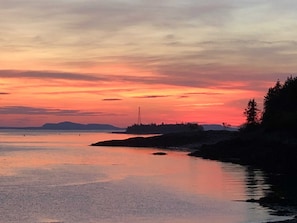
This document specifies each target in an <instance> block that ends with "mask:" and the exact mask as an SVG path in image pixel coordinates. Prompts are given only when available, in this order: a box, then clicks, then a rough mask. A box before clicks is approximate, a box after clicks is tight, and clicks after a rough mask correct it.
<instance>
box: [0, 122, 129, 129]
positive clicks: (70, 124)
mask: <svg viewBox="0 0 297 223" xmlns="http://www.w3.org/2000/svg"><path fill="white" fill-rule="evenodd" d="M0 129H33V130H34V129H35V130H109V131H116V130H123V129H122V128H118V127H116V126H113V125H109V124H80V123H74V122H60V123H46V124H44V125H42V126H40V127H0Z"/></svg>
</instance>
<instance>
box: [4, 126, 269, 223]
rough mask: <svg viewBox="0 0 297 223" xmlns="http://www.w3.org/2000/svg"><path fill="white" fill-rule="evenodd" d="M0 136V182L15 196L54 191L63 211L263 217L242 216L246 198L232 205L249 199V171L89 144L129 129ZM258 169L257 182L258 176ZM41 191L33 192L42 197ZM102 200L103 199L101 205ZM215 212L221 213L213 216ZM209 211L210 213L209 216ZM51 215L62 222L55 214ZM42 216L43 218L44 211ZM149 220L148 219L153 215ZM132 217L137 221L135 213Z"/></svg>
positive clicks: (226, 221) (179, 155)
mask: <svg viewBox="0 0 297 223" xmlns="http://www.w3.org/2000/svg"><path fill="white" fill-rule="evenodd" d="M0 137H1V147H0V166H1V168H0V178H1V181H0V185H1V186H3V189H5V190H9V188H12V187H13V188H15V189H16V190H15V189H14V191H13V194H14V195H13V196H17V195H16V194H17V193H18V189H17V188H18V185H19V187H20V188H34V190H32V189H28V190H27V189H26V191H27V192H28V193H37V194H41V195H42V196H44V194H50V197H49V198H47V199H52V200H53V202H57V201H59V202H58V203H60V202H62V204H63V203H65V202H66V203H67V207H66V209H67V208H68V207H72V205H73V204H79V203H81V202H82V204H83V206H82V207H81V206H80V210H81V209H84V207H85V206H86V207H89V208H90V209H88V210H85V211H86V213H88V212H89V210H93V209H94V210H97V209H96V208H98V207H99V206H100V210H97V211H96V212H95V213H97V212H98V211H99V212H101V211H102V208H103V209H104V210H105V209H106V208H107V209H109V208H110V206H109V205H112V206H115V205H116V206H117V205H119V206H120V208H119V211H124V215H125V216H126V214H127V213H129V211H131V210H134V209H135V210H137V213H141V212H142V211H145V213H146V212H147V211H148V210H150V209H151V210H150V211H149V216H153V218H154V219H155V218H158V217H157V216H158V214H156V213H155V214H153V213H154V211H153V210H158V211H161V213H162V215H163V214H164V213H167V214H168V213H169V212H170V213H171V212H172V213H176V212H175V211H174V209H175V208H176V207H178V210H182V209H183V213H186V212H188V211H190V212H191V213H192V214H191V215H187V216H178V217H174V218H173V217H172V214H170V216H167V214H166V216H167V217H168V218H169V219H168V222H176V223H180V222H185V219H186V222H191V223H192V222H196V218H195V216H196V215H199V216H200V217H201V216H204V217H203V220H202V222H203V223H209V222H214V221H217V220H218V219H219V220H220V222H222V223H230V222H232V223H233V222H234V223H235V222H238V221H239V220H238V219H245V218H248V219H255V218H257V217H259V218H261V215H262V214H263V216H264V215H265V213H266V212H265V211H263V210H261V211H260V212H259V214H258V215H255V216H254V215H251V216H250V215H248V216H245V217H243V215H242V213H245V211H247V212H249V211H251V210H252V209H251V210H250V209H249V207H248V206H247V204H245V203H243V202H241V203H238V204H235V203H232V202H231V201H232V200H244V199H246V198H248V197H249V196H250V195H249V192H248V190H249V188H248V187H247V185H248V184H247V181H248V180H249V179H248V178H247V177H246V176H247V172H246V170H245V168H243V167H241V166H237V165H233V164H225V163H219V162H215V161H209V160H202V159H199V158H193V157H188V156H187V155H186V153H185V152H177V151H166V152H167V153H168V155H166V156H154V155H152V153H153V152H155V151H156V149H153V148H128V147H127V148H125V147H91V146H88V145H89V144H91V143H93V142H96V141H97V140H100V141H101V140H107V139H111V138H117V139H123V138H127V137H128V136H127V135H125V134H110V133H96V132H93V133H91V132H65V131H64V132H63V131H60V132H55V131H16V132H14V131H10V132H9V131H8V132H5V131H0ZM253 174H254V175H253V178H254V179H257V182H260V180H261V177H262V176H261V174H260V173H257V172H255V173H253ZM254 183H256V181H255V182H254ZM261 185H262V184H261ZM263 189H264V187H263V185H262V186H260V187H259V188H258V189H256V190H257V191H255V190H254V191H253V194H261V190H263ZM266 189H267V188H266ZM27 192H26V193H27ZM24 193H25V192H24V191H21V192H20V196H23V194H24ZM60 193H62V194H60ZM37 194H34V195H32V196H31V195H30V196H29V197H32V198H34V199H39V198H38V197H36V196H37ZM66 194H68V195H67V196H66ZM102 196H103V197H102ZM104 196H107V197H104ZM134 196H136V197H134ZM76 198H79V199H78V200H77V199H76ZM61 199H62V201H61ZM102 199H105V200H104V203H103V204H101V202H102ZM17 200H18V202H19V200H21V199H19V198H18V199H17ZM74 201H75V202H74ZM127 201H129V202H127ZM31 202H37V201H36V200H34V201H31ZM38 202H40V204H39V205H49V206H50V207H47V206H46V207H45V208H44V209H43V210H44V211H45V212H47V213H50V210H51V209H52V208H53V207H52V206H51V203H47V202H46V203H44V202H43V199H42V201H38ZM73 202H74V203H73ZM98 202H99V203H98ZM110 202H111V203H110ZM122 202H123V203H122ZM230 202H231V203H230ZM58 203H56V204H58ZM8 204H10V203H8ZM8 204H6V205H8ZM226 204H228V205H226ZM98 205H99V206H98ZM127 205H128V206H127ZM196 205H199V208H197V207H196ZM23 206H26V204H23ZM156 208H157V209H156ZM213 209H215V210H217V211H216V214H213ZM73 210H76V209H75V208H74V209H73ZM59 212H61V213H63V216H66V215H71V216H74V215H75V214H76V211H75V213H74V212H71V211H70V212H69V210H68V209H67V210H65V206H62V207H60V208H59ZM55 213H56V212H55ZM205 213H211V214H210V215H206V216H205ZM14 215H17V214H16V213H14ZM113 215H114V212H113ZM113 215H112V216H113ZM156 215H157V216H156ZM32 216H36V213H35V212H34V214H32ZM46 216H48V219H59V218H55V215H53V214H50V215H46ZM94 216H96V214H95V215H94V214H93V213H92V214H91V213H90V214H89V215H88V216H86V218H87V219H90V217H94ZM39 217H41V219H44V216H39ZM167 217H166V218H167ZM63 218H64V217H63ZM63 218H62V219H63ZM95 218H96V217H95ZM147 218H148V219H150V220H151V218H152V217H148V216H147ZM78 219H79V217H78ZM127 219H128V218H127ZM132 219H133V220H135V218H134V215H133V218H132ZM181 219H183V221H181ZM130 220H131V219H130ZM127 221H128V220H127ZM84 222H86V221H84ZM87 222H89V221H87Z"/></svg>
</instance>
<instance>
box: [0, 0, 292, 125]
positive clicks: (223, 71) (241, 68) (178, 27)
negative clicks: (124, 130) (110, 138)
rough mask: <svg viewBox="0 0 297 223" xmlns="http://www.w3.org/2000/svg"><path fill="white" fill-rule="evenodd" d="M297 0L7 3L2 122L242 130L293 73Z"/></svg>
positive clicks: (0, 54)
mask: <svg viewBox="0 0 297 223" xmlns="http://www.w3.org/2000/svg"><path fill="white" fill-rule="evenodd" d="M296 8H297V2H296V3H295V2H293V1H290V0H287V1H282V2H281V3H280V2H277V1H270V2H267V1H264V0H257V1H253V2H252V3H251V2H245V1H236V2H234V1H231V0H227V1H224V2H221V3H215V2H210V3H206V2H204V1H200V0H199V1H192V0H187V1H183V2H180V1H169V0H164V1H161V2H155V1H151V2H147V1H139V2H135V1H132V0H125V1H122V0H111V1H105V0H104V1H90V0H87V1H83V2H81V1H78V0H73V1H72V2H71V3H70V2H69V1H66V0H59V1H58V0H52V1H50V2H45V1H37V0H30V1H26V2H25V1H24V2H23V1H18V0H3V2H1V9H0V13H1V18H3V19H2V20H1V22H0V32H1V37H0V43H1V45H0V49H1V51H0V126H39V125H42V124H44V123H46V122H60V121H73V122H80V123H85V124H86V123H108V124H113V125H116V126H120V127H126V126H128V125H131V124H134V123H136V122H137V109H138V107H139V106H140V107H141V109H142V121H143V122H144V123H161V122H164V123H181V122H198V123H209V124H215V123H216V124H221V123H223V122H225V123H229V124H231V125H233V126H238V125H241V124H242V123H243V122H244V121H245V120H244V116H243V110H244V108H245V107H246V104H247V102H248V100H249V99H250V98H255V99H256V101H257V102H258V104H259V105H260V108H261V104H262V102H263V98H264V96H265V94H266V92H267V90H268V88H269V87H272V86H273V85H274V83H275V82H276V81H277V80H278V79H279V80H280V81H284V80H285V79H286V77H287V76H289V75H291V74H294V73H296V70H297V64H296V60H295V59H296V53H297V42H296V41H295V40H296V37H297V31H295V27H296V25H297V24H296V23H297V15H296V13H295V9H296Z"/></svg>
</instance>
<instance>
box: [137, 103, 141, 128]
mask: <svg viewBox="0 0 297 223" xmlns="http://www.w3.org/2000/svg"><path fill="white" fill-rule="evenodd" d="M137 125H141V114H140V107H138V119H137Z"/></svg>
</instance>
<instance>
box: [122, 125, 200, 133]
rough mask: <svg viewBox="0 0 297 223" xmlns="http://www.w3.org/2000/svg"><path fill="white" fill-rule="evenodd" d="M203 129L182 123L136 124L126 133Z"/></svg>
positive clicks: (129, 127)
mask: <svg viewBox="0 0 297 223" xmlns="http://www.w3.org/2000/svg"><path fill="white" fill-rule="evenodd" d="M202 130H203V127H202V126H200V125H198V124H197V123H181V124H164V123H162V124H160V125H158V124H155V123H152V124H134V125H132V126H128V127H127V129H126V133H128V134H166V133H174V132H188V131H202Z"/></svg>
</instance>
